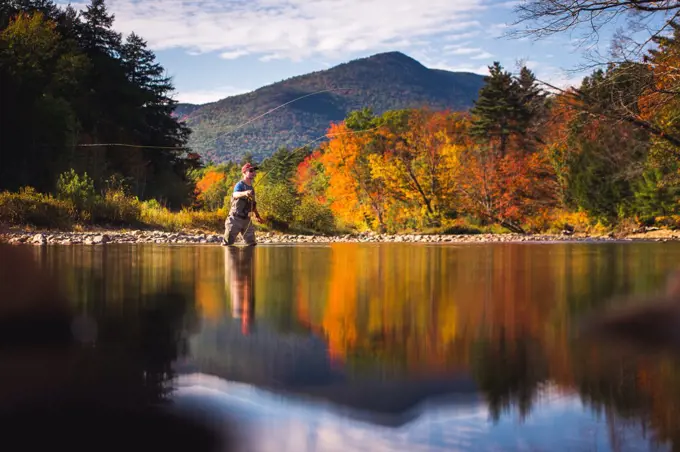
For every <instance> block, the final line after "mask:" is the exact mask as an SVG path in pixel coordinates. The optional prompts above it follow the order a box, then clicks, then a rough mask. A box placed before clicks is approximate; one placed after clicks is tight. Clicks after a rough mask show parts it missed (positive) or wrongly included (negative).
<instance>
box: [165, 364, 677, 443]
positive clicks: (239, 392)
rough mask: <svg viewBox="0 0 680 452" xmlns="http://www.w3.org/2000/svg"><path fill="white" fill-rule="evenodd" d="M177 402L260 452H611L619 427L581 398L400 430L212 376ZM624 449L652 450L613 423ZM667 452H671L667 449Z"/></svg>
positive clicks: (555, 397)
mask: <svg viewBox="0 0 680 452" xmlns="http://www.w3.org/2000/svg"><path fill="white" fill-rule="evenodd" d="M177 388H178V389H177V391H176V393H175V398H176V400H177V401H178V403H180V404H183V405H184V406H187V407H188V406H196V405H194V404H197V405H200V409H201V410H206V411H207V412H209V413H210V416H211V418H213V419H215V418H217V417H219V416H220V415H226V414H228V415H229V416H231V417H232V418H234V417H235V418H236V419H237V420H238V421H239V422H240V423H241V424H242V425H240V426H239V430H241V431H242V432H243V433H245V434H247V435H248V437H249V438H250V442H249V446H250V448H249V449H248V450H254V451H281V452H285V451H291V452H292V451H296V452H297V451H310V452H311V451H395V450H408V451H444V450H446V451H480V452H481V451H532V452H537V451H555V450H564V451H608V450H613V447H612V446H611V441H610V437H611V435H610V433H611V432H610V430H612V426H610V425H607V421H606V419H605V417H604V416H597V415H596V414H594V413H592V412H590V411H589V410H587V409H586V408H584V406H583V405H582V404H581V402H580V400H579V398H578V397H577V396H572V395H559V394H555V393H554V394H551V395H550V396H549V397H543V398H542V399H540V400H539V401H537V404H536V406H535V408H534V409H533V410H532V413H531V415H530V416H528V417H527V418H526V419H524V421H520V420H519V419H518V417H517V416H516V415H515V414H506V415H504V416H502V418H501V420H500V421H499V422H498V423H496V424H493V423H492V422H490V421H489V412H488V410H487V408H486V405H485V404H484V402H483V401H479V400H463V399H461V400H460V401H458V402H457V403H456V402H455V401H452V402H451V403H448V404H441V403H439V404H437V405H432V406H427V405H426V406H425V408H424V410H423V413H422V415H421V416H420V417H419V418H417V419H416V420H414V421H413V422H411V423H408V424H406V425H404V426H403V427H400V428H390V427H384V426H379V425H374V424H372V423H368V422H362V421H359V420H356V419H353V418H350V417H348V416H343V415H342V414H340V413H339V412H338V411H337V410H336V409H334V408H333V406H332V405H330V404H324V403H320V402H319V403H316V402H314V403H312V402H311V401H307V400H304V399H301V398H289V397H286V396H280V395H276V394H272V393H269V392H267V391H264V390H260V389H257V388H256V387H254V386H251V385H247V384H242V383H233V382H227V381H225V380H221V379H219V378H216V377H211V376H207V375H198V374H194V375H185V376H181V377H179V379H178V382H177ZM613 430H614V432H615V434H616V435H615V436H616V442H617V443H619V444H620V445H621V446H622V447H621V448H620V449H619V450H626V451H638V450H639V451H647V450H650V445H649V442H648V441H647V440H645V439H644V435H643V433H642V431H641V429H640V428H639V427H637V426H631V425H630V424H626V425H625V426H624V425H623V424H622V423H621V422H619V421H614V425H613ZM661 450H665V449H661Z"/></svg>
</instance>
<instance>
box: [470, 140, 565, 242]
mask: <svg viewBox="0 0 680 452" xmlns="http://www.w3.org/2000/svg"><path fill="white" fill-rule="evenodd" d="M460 158H461V165H460V171H459V173H458V181H459V185H458V189H459V190H460V192H461V195H462V196H461V199H462V201H463V203H464V207H465V208H466V210H467V211H469V212H471V213H473V214H475V215H477V216H479V217H481V218H483V219H486V220H487V221H490V222H492V223H496V224H499V225H501V226H503V227H504V228H506V229H508V230H510V231H512V232H518V233H524V232H525V231H524V228H523V227H522V223H523V222H524V221H525V220H526V219H527V218H529V217H531V216H533V215H537V214H540V213H542V212H543V211H545V210H546V209H548V208H550V207H553V206H554V204H555V197H554V192H555V190H554V171H553V169H552V167H551V166H550V162H549V160H548V159H547V158H546V156H545V155H544V154H542V153H540V152H533V153H530V154H525V153H524V152H522V150H517V149H509V150H507V151H506V153H505V155H503V156H499V155H498V153H496V152H493V151H492V150H490V149H487V148H485V147H483V146H473V147H468V148H467V149H465V151H464V152H462V154H461V157H460Z"/></svg>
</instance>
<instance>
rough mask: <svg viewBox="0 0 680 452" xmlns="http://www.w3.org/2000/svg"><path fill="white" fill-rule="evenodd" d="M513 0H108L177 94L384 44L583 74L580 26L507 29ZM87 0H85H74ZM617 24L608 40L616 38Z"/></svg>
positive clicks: (472, 66) (551, 74) (566, 77)
mask: <svg viewBox="0 0 680 452" xmlns="http://www.w3.org/2000/svg"><path fill="white" fill-rule="evenodd" d="M516 3H517V2H515V1H508V0H108V1H107V5H108V8H109V10H110V11H111V12H112V13H114V14H115V16H116V18H115V23H114V28H115V29H116V30H117V31H120V32H122V33H123V34H128V33H130V32H132V31H134V32H135V33H137V34H138V35H140V36H142V38H144V39H145V40H146V41H147V42H148V44H149V47H150V48H151V49H152V50H153V51H154V52H155V53H156V56H157V59H158V61H159V62H160V63H161V64H162V65H163V66H164V67H165V68H166V70H167V71H168V74H169V75H171V76H172V77H173V81H174V84H175V88H176V91H177V93H176V95H175V97H176V99H178V100H179V101H181V102H192V103H206V102H211V101H216V100H219V99H221V98H224V97H226V96H229V95H234V94H240V93H243V92H248V91H252V90H254V89H257V88H259V87H261V86H264V85H268V84H270V83H274V82H277V81H280V80H282V79H285V78H288V77H292V76H295V75H300V74H304V73H307V72H311V71H316V70H321V69H326V68H329V67H331V66H334V65H336V64H339V63H342V62H345V61H348V60H351V59H355V58H361V57H365V56H369V55H373V54H375V53H379V52H386V51H400V52H403V53H405V54H407V55H409V56H411V57H413V58H415V59H416V60H418V61H420V62H421V63H422V64H424V65H425V66H427V67H431V68H439V69H448V70H452V71H471V72H476V73H480V74H486V73H487V66H488V65H490V64H492V62H493V61H494V60H498V61H500V62H501V64H503V65H504V66H505V67H506V69H508V70H510V71H512V72H516V70H517V63H518V61H520V60H521V61H524V62H525V64H526V65H527V66H528V67H529V68H531V69H532V70H533V71H534V72H535V73H536V75H537V76H538V77H539V78H540V79H543V80H545V81H548V82H551V83H554V84H556V85H559V86H565V85H567V84H569V83H575V82H577V81H578V80H580V76H579V74H574V73H573V72H568V70H571V69H574V68H575V67H576V66H577V65H578V63H579V62H582V61H583V59H582V52H583V48H579V47H577V46H576V44H575V42H574V41H575V37H576V36H575V35H574V36H572V35H570V34H566V33H565V34H561V35H558V36H552V37H550V38H547V39H542V40H540V41H533V40H530V39H521V40H517V39H509V38H506V37H503V32H504V31H506V30H507V27H508V25H510V24H511V23H512V22H513V21H514V20H515V19H516V15H515V13H514V11H513V7H514V6H515V5H516ZM73 5H74V6H75V7H82V6H83V5H82V4H76V3H74V4H73ZM609 36H610V35H608V34H607V33H605V34H603V35H602V36H601V38H600V44H601V45H603V46H607V45H609Z"/></svg>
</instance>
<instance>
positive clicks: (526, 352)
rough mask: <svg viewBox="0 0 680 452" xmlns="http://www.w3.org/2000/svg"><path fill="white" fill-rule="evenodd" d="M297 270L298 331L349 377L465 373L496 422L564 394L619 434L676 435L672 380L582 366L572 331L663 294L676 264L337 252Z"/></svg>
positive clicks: (573, 250)
mask: <svg viewBox="0 0 680 452" xmlns="http://www.w3.org/2000/svg"><path fill="white" fill-rule="evenodd" d="M297 258H298V259H300V262H305V264H304V265H305V268H307V269H309V270H310V271H311V269H314V270H313V271H314V272H315V273H314V276H312V277H309V278H308V277H307V274H306V273H305V272H298V273H296V275H295V278H296V280H297V281H298V282H296V283H295V284H296V287H297V293H296V300H295V308H296V310H297V312H298V313H299V314H300V318H301V321H303V322H304V323H305V324H308V325H310V326H311V327H312V328H314V329H316V330H318V331H321V332H323V333H324V334H325V335H326V336H327V337H328V344H329V348H330V353H331V354H332V355H333V356H334V357H336V358H338V357H341V358H342V359H343V360H344V361H345V362H346V364H347V366H348V368H349V369H355V370H356V371H357V372H358V371H361V372H368V371H371V372H379V373H381V374H383V375H388V374H389V373H393V372H399V373H409V374H410V375H412V376H413V375H415V374H418V373H420V374H426V373H429V374H431V373H433V372H439V371H443V372H454V371H456V370H465V371H468V372H470V373H472V374H473V376H474V377H475V379H476V381H477V383H478V384H479V386H480V389H481V390H482V391H483V392H484V394H485V395H486V397H487V398H488V403H489V406H490V411H491V414H492V416H493V417H495V418H498V417H499V416H500V415H501V414H502V413H503V412H504V411H507V410H509V409H510V408H511V407H513V406H516V407H517V409H518V411H519V413H520V416H526V415H528V414H529V413H530V412H531V408H532V406H533V404H534V403H535V400H536V398H537V397H538V396H539V395H540V393H541V390H542V388H543V387H544V386H545V385H548V384H557V386H558V388H560V389H561V390H563V391H566V392H577V393H579V394H580V395H581V396H582V397H584V398H585V400H587V401H590V403H592V404H594V405H595V406H596V407H599V408H598V409H604V407H605V406H607V407H610V408H611V409H612V410H613V411H610V412H609V415H608V416H609V417H610V418H611V419H610V422H611V424H612V429H613V428H614V424H615V423H616V422H619V421H618V420H617V419H619V418H624V419H625V416H642V417H643V418H645V419H648V421H647V424H646V425H647V427H648V428H651V429H653V430H654V431H658V433H659V435H661V436H663V437H664V438H673V435H674V434H675V433H674V432H676V431H678V432H680V428H678V427H680V425H676V422H675V421H674V419H675V418H674V417H673V413H676V412H677V411H676V409H675V406H676V405H675V403H680V394H678V397H674V398H673V397H671V398H669V397H668V396H667V393H666V392H665V390H664V387H665V386H666V385H669V384H672V383H669V382H670V381H673V378H676V377H675V376H676V375H677V370H673V368H672V367H669V366H668V364H667V363H666V364H662V363H659V362H657V361H653V360H647V361H646V362H641V363H636V364H628V365H626V366H624V365H623V364H624V363H623V362H621V363H620V365H619V366H616V365H611V362H609V364H602V365H598V364H597V363H598V362H602V363H607V361H606V360H604V358H603V357H602V356H600V357H589V358H588V359H585V357H584V356H582V354H580V353H579V348H578V346H576V345H573V342H572V337H573V328H574V327H575V322H576V321H577V320H578V318H579V316H580V315H582V314H584V313H586V312H587V311H588V309H590V308H591V307H593V306H594V305H596V304H597V303H601V302H602V301H603V300H607V299H608V298H611V297H613V296H616V295H617V294H624V293H649V292H651V291H654V290H657V289H659V288H660V287H661V286H662V284H663V275H664V273H665V270H666V269H670V268H672V266H673V265H675V264H674V263H673V261H672V258H670V257H668V256H664V255H662V254H660V253H655V252H654V250H653V249H652V248H649V247H639V248H638V247H637V246H636V245H631V246H625V247H621V246H610V245H603V246H592V245H547V246H546V245H521V246H518V245H489V246H487V245H479V246H466V247H457V248H449V247H423V246H419V245H414V246H410V245H406V246H393V247H391V246H380V247H374V246H361V245H357V244H338V245H334V246H332V247H331V248H330V250H328V249H325V250H324V251H323V252H322V251H319V252H318V253H317V255H316V256H314V257H312V256H302V255H300V254H298V255H297ZM310 260H311V262H310ZM632 262H635V263H636V265H635V266H634V267H633V266H632V265H631V263H632ZM295 265H296V266H297V265H300V264H295ZM640 269H644V270H643V271H641V270H640ZM321 275H327V278H328V280H327V281H326V282H325V284H324V285H323V288H322V287H321V286H322V285H320V283H319V280H318V279H316V278H317V277H320V276H321ZM311 281H314V282H313V283H312V282H311ZM312 284H314V285H315V287H314V288H312ZM322 294H323V295H322ZM320 310H321V311H322V314H320ZM598 360H600V361H598ZM598 372H599V373H598ZM641 375H644V378H643V380H640V378H641V377H640V376H641ZM640 381H645V384H644V385H643V384H641V383H640ZM605 414H607V413H605ZM614 415H616V419H615V418H614Z"/></svg>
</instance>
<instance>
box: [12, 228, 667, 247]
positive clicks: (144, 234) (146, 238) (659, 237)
mask: <svg viewBox="0 0 680 452" xmlns="http://www.w3.org/2000/svg"><path fill="white" fill-rule="evenodd" d="M257 239H258V243H260V244H292V243H336V242H376V243H377V242H407V243H487V242H558V241H559V242H564V241H571V242H573V241H583V242H603V241H621V240H624V241H632V240H653V241H667V240H678V239H680V232H677V233H676V232H675V231H668V230H657V231H647V232H644V233H638V234H632V235H628V236H626V237H614V236H596V237H588V236H580V235H549V234H538V235H532V234H527V235H522V234H470V235H437V234H432V235H430V234H397V235H390V234H375V233H362V234H346V235H338V236H321V235H297V234H283V233H278V232H259V233H257ZM0 243H11V244H17V245H18V244H30V245H105V244H111V243H128V244H135V243H137V244H145V243H155V244H190V245H220V244H221V243H222V235H221V234H206V233H198V232H196V233H190V232H165V231H146V230H129V231H128V230H118V231H112V230H99V231H84V232H63V231H28V230H9V231H0Z"/></svg>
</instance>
